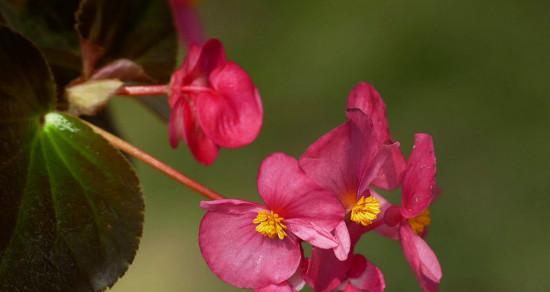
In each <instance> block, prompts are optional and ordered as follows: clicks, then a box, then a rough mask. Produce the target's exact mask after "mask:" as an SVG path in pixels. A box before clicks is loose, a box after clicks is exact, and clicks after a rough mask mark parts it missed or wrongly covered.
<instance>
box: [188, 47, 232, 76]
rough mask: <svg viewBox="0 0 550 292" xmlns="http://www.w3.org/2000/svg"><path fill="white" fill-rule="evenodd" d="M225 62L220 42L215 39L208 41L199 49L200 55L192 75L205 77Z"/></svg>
mask: <svg viewBox="0 0 550 292" xmlns="http://www.w3.org/2000/svg"><path fill="white" fill-rule="evenodd" d="M226 62H227V61H226V59H225V50H224V48H223V44H222V42H220V41H219V40H217V39H209V40H208V41H207V42H206V43H205V44H204V45H203V46H202V47H201V54H200V57H199V59H198V60H197V66H196V67H195V68H194V73H195V74H199V75H201V76H205V77H207V76H209V75H210V73H212V71H214V70H216V69H217V68H219V67H221V66H223V65H224V64H225V63H226Z"/></svg>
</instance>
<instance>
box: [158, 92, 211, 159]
mask: <svg viewBox="0 0 550 292" xmlns="http://www.w3.org/2000/svg"><path fill="white" fill-rule="evenodd" d="M169 132H170V144H171V145H172V147H176V146H177V145H178V139H180V138H181V137H182V136H183V138H184V139H185V142H186V143H187V146H188V147H189V150H191V153H192V154H193V156H194V157H195V159H197V160H198V161H199V162H201V163H202V164H205V165H208V164H211V163H212V162H214V160H215V159H216V157H217V156H218V149H219V148H218V146H217V145H216V144H215V143H214V142H213V141H212V140H211V139H209V138H208V137H207V136H206V135H205V134H204V132H203V131H202V129H201V128H200V126H199V124H198V123H197V120H196V118H195V114H194V113H193V112H192V110H191V107H190V106H189V103H188V102H186V101H185V100H183V99H182V100H180V101H179V102H177V103H176V106H175V107H174V108H173V110H172V115H171V116H170V127H169Z"/></svg>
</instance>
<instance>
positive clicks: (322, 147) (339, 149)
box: [300, 111, 379, 207]
mask: <svg viewBox="0 0 550 292" xmlns="http://www.w3.org/2000/svg"><path fill="white" fill-rule="evenodd" d="M349 116H350V117H351V118H350V120H349V121H348V122H346V123H344V124H343V125H341V126H339V127H337V128H335V129H333V130H331V131H330V132H328V133H327V134H325V135H324V136H322V137H321V138H319V139H318V140H317V141H316V142H315V143H313V144H312V145H310V146H309V148H308V149H307V150H306V152H305V153H304V154H303V155H302V157H301V158H300V166H301V167H302V168H303V169H304V171H305V172H306V173H307V174H308V176H309V177H311V178H312V179H313V180H315V182H317V183H318V184H319V185H321V186H322V187H324V188H326V189H328V190H331V191H333V192H334V193H335V194H336V195H337V197H338V198H339V199H340V200H341V201H343V203H345V202H346V201H347V200H345V199H344V198H345V197H346V196H347V195H349V194H350V193H351V194H356V193H357V191H358V188H359V185H360V184H361V185H368V184H369V183H370V182H369V181H367V180H365V179H364V178H367V179H373V178H374V177H375V176H374V175H372V174H371V171H375V170H376V167H374V165H371V164H372V162H373V161H374V158H375V157H376V155H377V153H378V149H379V145H377V144H376V139H375V136H374V132H373V131H372V125H371V123H370V121H369V120H368V119H367V117H366V116H365V115H364V114H362V113H361V112H359V111H354V112H351V113H349ZM346 207H349V206H346Z"/></svg>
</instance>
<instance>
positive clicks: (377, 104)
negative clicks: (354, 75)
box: [347, 82, 391, 143]
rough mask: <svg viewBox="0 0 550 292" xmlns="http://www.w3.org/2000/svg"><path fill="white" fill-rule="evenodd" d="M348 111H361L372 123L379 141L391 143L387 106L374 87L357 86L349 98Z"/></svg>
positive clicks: (365, 83)
mask: <svg viewBox="0 0 550 292" xmlns="http://www.w3.org/2000/svg"><path fill="white" fill-rule="evenodd" d="M347 109H359V110H360V111H361V112H363V113H364V114H365V115H366V116H368V117H369V118H370V120H371V121H372V124H373V129H374V131H375V132H376V134H377V137H378V140H379V141H380V142H381V143H384V142H390V143H391V137H390V130H389V127H388V119H387V118H386V105H385V104H384V101H383V100H382V97H381V96H380V93H378V91H376V89H375V88H374V87H372V86H371V85H370V84H368V83H367V82H360V83H359V84H357V85H356V86H355V87H354V88H353V89H352V90H351V92H350V94H349V96H348V105H347Z"/></svg>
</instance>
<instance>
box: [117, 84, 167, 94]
mask: <svg viewBox="0 0 550 292" xmlns="http://www.w3.org/2000/svg"><path fill="white" fill-rule="evenodd" d="M116 94H117V95H124V96H165V95H168V86H167V85H135V86H122V87H121V88H120V89H119V90H118V91H117V93H116Z"/></svg>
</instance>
